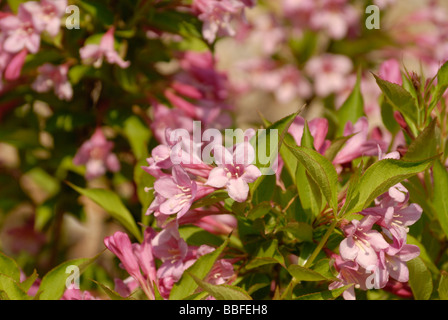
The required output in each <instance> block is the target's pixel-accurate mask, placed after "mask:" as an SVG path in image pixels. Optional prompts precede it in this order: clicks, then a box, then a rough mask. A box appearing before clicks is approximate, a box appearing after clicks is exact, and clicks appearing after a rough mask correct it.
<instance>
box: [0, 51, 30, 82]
mask: <svg viewBox="0 0 448 320" xmlns="http://www.w3.org/2000/svg"><path fill="white" fill-rule="evenodd" d="M27 55H28V51H27V50H26V49H23V50H22V51H20V52H18V53H17V54H15V55H14V56H13V57H12V58H11V60H10V61H9V64H8V66H7V67H6V70H5V79H6V80H8V81H13V80H16V79H18V78H19V77H20V72H21V71H22V68H23V65H24V63H25V59H26V56H27Z"/></svg>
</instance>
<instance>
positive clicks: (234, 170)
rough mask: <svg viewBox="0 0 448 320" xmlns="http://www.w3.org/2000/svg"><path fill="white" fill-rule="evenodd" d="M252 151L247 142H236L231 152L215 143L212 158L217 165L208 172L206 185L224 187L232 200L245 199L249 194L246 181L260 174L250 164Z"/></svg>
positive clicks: (240, 200) (252, 156)
mask: <svg viewBox="0 0 448 320" xmlns="http://www.w3.org/2000/svg"><path fill="white" fill-rule="evenodd" d="M254 153H255V152H254V149H253V147H252V146H251V145H250V144H249V143H248V142H244V143H240V144H237V146H236V147H235V150H234V151H233V154H232V153H231V152H230V151H229V150H227V149H226V148H224V147H223V146H219V145H216V146H215V147H214V158H215V162H216V164H217V165H218V167H216V168H214V169H213V170H212V171H211V172H210V175H209V177H208V180H207V182H206V185H209V186H212V187H214V188H224V187H225V188H226V190H227V192H228V193H229V196H230V197H231V198H232V199H233V200H235V201H237V202H244V201H246V199H247V196H248V194H249V185H248V183H251V182H254V181H255V180H257V179H258V177H260V176H261V171H260V170H259V169H258V168H257V167H256V166H254V165H252V164H251V163H252V162H253V161H254V159H255V154H254Z"/></svg>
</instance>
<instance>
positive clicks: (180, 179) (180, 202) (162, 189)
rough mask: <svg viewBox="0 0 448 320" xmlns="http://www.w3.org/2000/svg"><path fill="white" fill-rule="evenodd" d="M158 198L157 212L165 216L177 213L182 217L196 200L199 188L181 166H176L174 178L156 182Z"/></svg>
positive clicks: (169, 177) (164, 178) (155, 187)
mask: <svg viewBox="0 0 448 320" xmlns="http://www.w3.org/2000/svg"><path fill="white" fill-rule="evenodd" d="M154 190H155V192H156V193H157V195H158V196H160V197H158V198H157V199H156V200H155V201H157V203H158V208H157V210H158V211H159V212H160V213H162V214H164V215H172V214H176V213H177V217H178V218H180V217H182V216H183V215H184V214H185V213H186V212H187V211H188V210H189V209H190V207H191V205H192V204H193V201H194V200H195V197H196V193H197V190H198V186H197V184H196V182H195V181H193V180H191V178H190V177H189V176H188V174H187V172H186V171H185V170H184V169H183V168H182V167H181V166H178V165H176V166H174V167H173V170H172V176H163V177H161V178H159V179H158V180H156V182H154Z"/></svg>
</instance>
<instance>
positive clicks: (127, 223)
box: [67, 182, 142, 241]
mask: <svg viewBox="0 0 448 320" xmlns="http://www.w3.org/2000/svg"><path fill="white" fill-rule="evenodd" d="M67 183H68V185H69V186H70V187H72V188H73V189H75V190H76V191H77V192H79V193H80V194H82V195H84V196H86V197H87V198H89V199H91V200H92V201H94V202H95V203H96V204H98V205H99V206H100V207H102V208H103V209H104V210H106V211H107V212H108V213H109V214H110V215H111V216H112V217H113V218H115V219H116V220H117V221H118V222H120V223H121V224H122V225H123V227H125V228H126V229H127V230H128V231H130V232H131V233H132V234H133V235H134V236H135V237H136V238H137V239H138V240H139V241H142V235H141V233H140V230H139V228H138V227H137V224H136V223H135V220H134V218H133V216H132V214H131V213H130V212H129V210H128V209H127V208H126V207H125V205H124V204H123V202H122V201H121V199H120V197H119V196H118V195H117V194H116V193H114V192H113V191H110V190H106V189H84V188H80V187H77V186H75V185H73V184H71V183H70V182H67Z"/></svg>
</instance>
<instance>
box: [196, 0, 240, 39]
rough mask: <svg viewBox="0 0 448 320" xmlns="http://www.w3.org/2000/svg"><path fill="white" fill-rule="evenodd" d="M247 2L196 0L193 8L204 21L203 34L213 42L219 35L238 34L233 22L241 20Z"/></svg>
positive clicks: (235, 0) (236, 0)
mask: <svg viewBox="0 0 448 320" xmlns="http://www.w3.org/2000/svg"><path fill="white" fill-rule="evenodd" d="M244 7H245V3H243V2H240V1H238V0H220V1H218V0H194V1H193V10H194V11H195V12H196V13H197V14H198V17H199V19H200V20H201V21H202V22H203V27H202V34H203V36H204V38H205V39H206V40H207V41H208V42H209V43H212V42H214V41H215V39H216V37H217V36H234V35H235V34H236V32H235V30H234V29H233V27H232V25H231V22H232V20H241V19H242V17H243V9H244Z"/></svg>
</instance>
